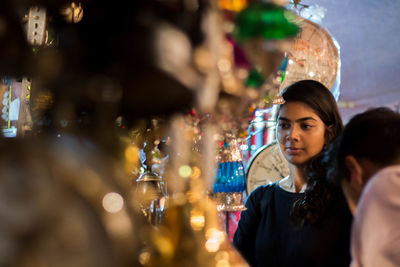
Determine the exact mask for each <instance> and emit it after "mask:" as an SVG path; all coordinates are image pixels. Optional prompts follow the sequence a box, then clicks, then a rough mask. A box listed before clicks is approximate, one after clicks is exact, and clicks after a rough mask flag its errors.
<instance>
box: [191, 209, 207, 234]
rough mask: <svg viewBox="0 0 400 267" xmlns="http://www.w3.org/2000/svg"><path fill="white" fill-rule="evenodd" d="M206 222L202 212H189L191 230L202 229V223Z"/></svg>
mask: <svg viewBox="0 0 400 267" xmlns="http://www.w3.org/2000/svg"><path fill="white" fill-rule="evenodd" d="M205 222H206V218H205V217H204V215H203V213H202V212H199V211H192V212H191V214H190V225H191V226H192V228H193V230H195V231H200V230H201V229H203V227H204V224H205Z"/></svg>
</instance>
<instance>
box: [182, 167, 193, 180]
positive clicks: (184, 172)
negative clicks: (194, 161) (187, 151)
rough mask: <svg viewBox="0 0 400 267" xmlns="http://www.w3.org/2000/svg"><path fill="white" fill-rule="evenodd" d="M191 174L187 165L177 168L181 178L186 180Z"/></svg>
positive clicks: (190, 169)
mask: <svg viewBox="0 0 400 267" xmlns="http://www.w3.org/2000/svg"><path fill="white" fill-rule="evenodd" d="M191 174H192V168H190V166H188V165H183V166H181V167H180V168H179V175H180V176H181V177H183V178H187V177H189V176H190V175H191Z"/></svg>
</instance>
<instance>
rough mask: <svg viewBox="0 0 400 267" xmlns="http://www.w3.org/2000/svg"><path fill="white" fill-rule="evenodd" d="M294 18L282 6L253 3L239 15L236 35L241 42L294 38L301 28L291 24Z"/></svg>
mask: <svg viewBox="0 0 400 267" xmlns="http://www.w3.org/2000/svg"><path fill="white" fill-rule="evenodd" d="M291 17H292V18H293V19H291ZM294 18H295V15H294V14H293V13H291V12H290V11H287V10H286V9H285V8H283V7H281V6H278V5H275V4H272V3H252V4H251V5H249V6H248V7H247V8H246V9H244V10H243V11H242V12H240V13H239V14H238V15H237V17H236V30H235V33H234V35H235V38H236V39H237V40H238V41H239V42H243V41H246V40H248V39H253V38H263V39H267V40H270V39H284V38H287V37H294V36H296V34H297V32H298V31H299V27H298V26H297V25H296V24H295V23H293V22H291V21H292V20H294ZM289 20H291V21H289Z"/></svg>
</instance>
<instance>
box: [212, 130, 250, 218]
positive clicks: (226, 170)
mask: <svg viewBox="0 0 400 267" xmlns="http://www.w3.org/2000/svg"><path fill="white" fill-rule="evenodd" d="M225 138H226V139H225V142H224V145H223V147H222V150H221V153H220V155H219V160H218V161H219V163H218V172H217V177H216V181H215V183H214V185H213V189H214V193H215V194H216V196H217V209H218V211H238V210H244V209H245V206H244V204H243V191H244V190H245V189H246V176H245V171H244V166H243V156H242V152H241V151H240V149H239V145H238V140H237V138H234V137H233V136H232V135H231V134H227V135H226V137H225Z"/></svg>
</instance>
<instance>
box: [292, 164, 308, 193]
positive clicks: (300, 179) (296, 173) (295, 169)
mask: <svg viewBox="0 0 400 267" xmlns="http://www.w3.org/2000/svg"><path fill="white" fill-rule="evenodd" d="M289 169H290V175H289V179H291V180H292V184H293V189H294V191H295V192H300V191H301V189H302V188H303V186H304V185H305V184H306V183H307V176H306V174H305V172H304V167H303V166H294V165H290V166H289Z"/></svg>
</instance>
